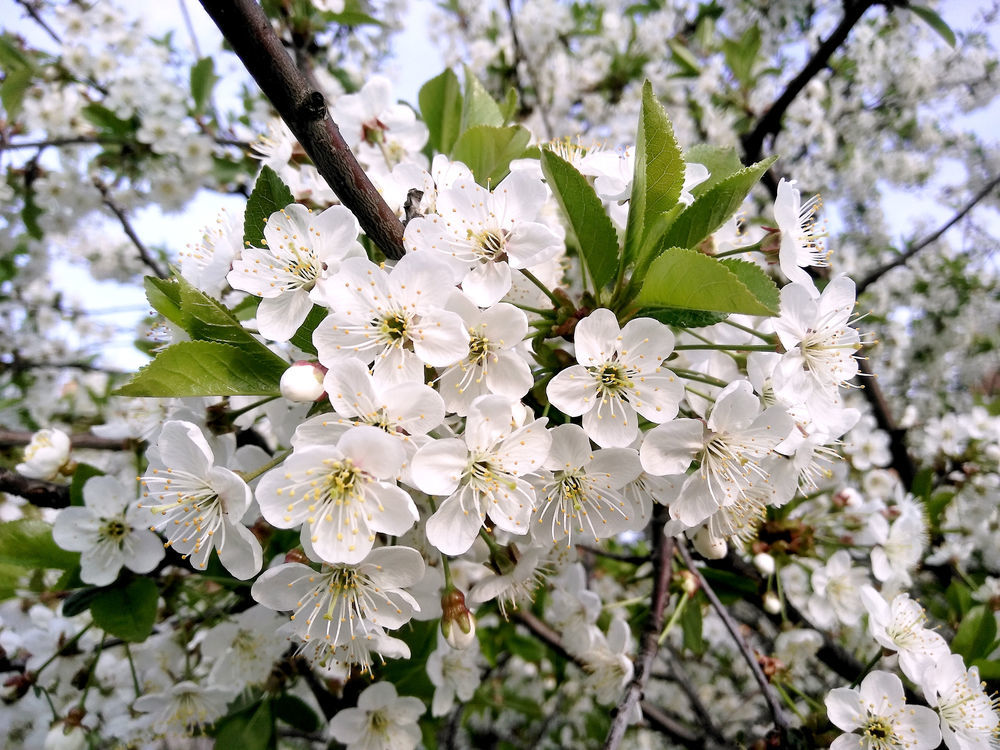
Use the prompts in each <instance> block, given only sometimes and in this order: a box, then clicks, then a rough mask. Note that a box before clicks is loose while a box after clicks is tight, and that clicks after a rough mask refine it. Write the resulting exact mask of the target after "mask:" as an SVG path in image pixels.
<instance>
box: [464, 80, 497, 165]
mask: <svg viewBox="0 0 1000 750" xmlns="http://www.w3.org/2000/svg"><path fill="white" fill-rule="evenodd" d="M461 123H462V124H461V130H462V132H465V131H466V130H468V129H469V128H474V127H476V126H477V125H490V126H493V127H499V126H501V125H503V123H504V116H503V112H502V111H501V110H500V105H499V104H497V103H496V101H494V99H493V97H492V96H490V92H489V91H487V90H486V89H485V88H484V87H483V84H481V83H480V82H479V79H478V78H476V74H475V73H473V72H472V70H470V69H469V68H468V67H466V68H465V95H464V96H463V98H462V120H461ZM453 158H454V157H453Z"/></svg>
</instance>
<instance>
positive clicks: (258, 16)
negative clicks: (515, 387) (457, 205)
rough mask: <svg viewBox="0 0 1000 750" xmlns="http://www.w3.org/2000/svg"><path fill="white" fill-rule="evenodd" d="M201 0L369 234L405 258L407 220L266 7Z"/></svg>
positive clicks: (390, 253)
mask: <svg viewBox="0 0 1000 750" xmlns="http://www.w3.org/2000/svg"><path fill="white" fill-rule="evenodd" d="M201 4H202V6H204V8H205V10H206V11H207V12H208V15H210V16H211V17H212V20H213V21H215V24H216V26H218V27H219V30H220V31H221V32H222V35H223V36H224V37H225V38H226V40H227V41H228V42H229V43H230V44H231V45H232V47H233V51H234V52H236V54H237V56H238V57H239V58H240V60H242V61H243V64H244V65H245V66H246V68H247V70H248V71H249V72H250V75H252V76H253V78H254V80H255V81H256V82H257V85H258V86H260V88H261V91H263V92H264V95H265V96H267V98H268V99H269V100H270V101H271V104H272V105H274V108H275V109H276V110H277V111H278V114H279V115H281V118H282V119H283V120H284V121H285V123H286V124H287V125H288V127H289V128H290V129H291V131H292V133H293V134H294V135H295V137H296V138H297V139H298V141H299V143H301V144H302V147H303V148H304V149H305V151H306V153H307V154H308V155H309V158H310V159H312V160H313V163H315V165H316V169H317V170H318V171H319V173H320V174H321V175H322V176H323V178H324V179H325V180H326V181H327V182H328V183H329V185H330V187H331V188H332V189H333V192H334V193H336V194H337V197H338V198H340V200H341V202H342V203H343V204H344V205H345V206H346V207H347V208H349V209H350V210H351V211H352V212H353V213H354V215H355V216H356V217H357V219H358V222H359V223H360V224H361V227H362V228H363V229H364V231H365V234H367V235H368V236H369V237H370V238H371V239H372V241H373V242H374V243H375V244H376V245H377V246H378V247H379V249H380V250H381V251H382V252H383V253H384V254H385V256H386V257H387V258H401V257H402V256H403V253H404V250H403V225H402V223H401V222H400V221H399V219H397V218H396V215H395V214H394V213H393V211H392V209H391V208H389V206H388V204H386V202H385V201H384V200H383V199H382V196H381V195H379V192H378V190H376V189H375V186H374V185H373V184H372V182H371V180H369V179H368V176H367V175H366V174H365V172H364V170H363V169H362V168H361V165H360V164H359V163H358V160H357V159H356V158H355V157H354V154H353V153H352V152H351V149H350V148H349V147H348V145H347V143H346V142H345V141H344V138H343V136H341V134H340V130H339V128H338V127H337V124H336V123H335V122H334V121H333V119H331V117H330V114H329V111H328V110H327V105H326V100H325V99H324V98H323V95H322V94H321V93H320V92H319V91H316V90H315V89H313V88H312V87H310V86H309V85H308V83H307V81H306V79H305V77H304V76H303V75H302V73H301V72H299V70H298V68H296V67H295V63H294V62H293V61H292V59H291V58H290V57H289V56H288V53H287V52H286V51H285V48H284V46H283V45H282V44H281V40H280V39H278V36H277V34H275V33H274V30H273V29H272V28H271V22H270V21H269V20H268V18H267V16H266V15H265V14H264V11H263V10H262V9H261V7H260V6H259V5H258V4H257V3H256V2H254V0H201Z"/></svg>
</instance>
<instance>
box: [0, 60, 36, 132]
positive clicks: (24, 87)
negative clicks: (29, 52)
mask: <svg viewBox="0 0 1000 750" xmlns="http://www.w3.org/2000/svg"><path fill="white" fill-rule="evenodd" d="M33 76H34V71H32V69H31V68H27V67H25V68H13V69H10V70H8V71H7V72H6V75H5V77H4V79H3V83H0V103H2V104H3V108H4V111H5V112H6V113H7V119H9V120H13V119H14V118H15V117H17V116H18V115H19V114H21V107H22V105H23V104H24V95H25V94H26V93H27V92H28V87H29V86H30V85H31V79H32V77H33Z"/></svg>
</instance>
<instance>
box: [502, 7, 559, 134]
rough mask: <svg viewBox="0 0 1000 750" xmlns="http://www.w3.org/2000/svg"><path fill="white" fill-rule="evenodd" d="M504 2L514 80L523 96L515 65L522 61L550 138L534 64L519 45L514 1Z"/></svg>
mask: <svg viewBox="0 0 1000 750" xmlns="http://www.w3.org/2000/svg"><path fill="white" fill-rule="evenodd" d="M505 4H506V6H507V22H508V25H509V26H510V38H511V41H512V42H513V44H514V80H515V81H517V88H518V91H519V92H520V93H521V96H522V98H523V96H524V91H523V89H522V88H521V76H520V75H519V74H518V72H517V65H518V63H519V62H523V63H524V68H525V70H527V71H528V77H529V78H531V85H532V86H533V87H534V89H535V106H536V107H537V108H538V114H539V115H540V116H541V118H542V126H543V127H544V128H545V138H546V140H550V141H551V140H552V139H553V138H554V137H555V131H554V130H553V129H552V123H551V122H550V121H549V113H548V111H547V110H546V108H545V105H543V104H542V87H541V86H540V85H539V80H538V75H537V74H536V72H535V68H534V66H533V65H532V64H531V61H530V60H528V56H527V54H525V51H524V47H523V46H521V40H520V38H519V37H518V35H517V24H516V23H515V20H514V15H515V14H514V3H513V0H506V1H505Z"/></svg>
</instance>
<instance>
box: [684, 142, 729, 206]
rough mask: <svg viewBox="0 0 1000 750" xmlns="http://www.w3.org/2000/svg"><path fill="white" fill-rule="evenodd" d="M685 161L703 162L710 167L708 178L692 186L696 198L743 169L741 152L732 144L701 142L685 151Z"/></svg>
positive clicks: (692, 192) (706, 166) (707, 167)
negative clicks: (721, 145)
mask: <svg viewBox="0 0 1000 750" xmlns="http://www.w3.org/2000/svg"><path fill="white" fill-rule="evenodd" d="M684 161H685V162H687V163H688V164H690V163H691V162H694V163H696V164H703V165H704V166H705V168H706V169H708V179H707V180H705V181H704V182H702V183H699V184H697V185H695V186H694V187H693V188H691V195H693V196H694V197H695V198H697V197H698V196H699V195H701V194H703V193H704V192H705V191H707V190H708V189H709V188H710V187H712V186H713V185H717V184H718V183H720V182H722V181H723V180H724V179H726V178H727V177H730V176H732V175H734V174H736V173H737V172H739V171H740V170H741V169H743V162H741V161H740V156H739V154H737V153H736V149H735V148H732V147H731V146H730V147H728V148H722V147H720V146H709V145H708V144H707V143H699V144H698V145H697V146H692V147H691V148H689V149H688V150H687V151H685V152H684Z"/></svg>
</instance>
